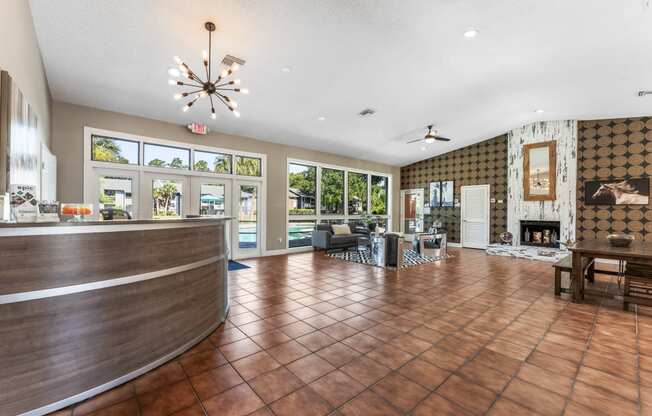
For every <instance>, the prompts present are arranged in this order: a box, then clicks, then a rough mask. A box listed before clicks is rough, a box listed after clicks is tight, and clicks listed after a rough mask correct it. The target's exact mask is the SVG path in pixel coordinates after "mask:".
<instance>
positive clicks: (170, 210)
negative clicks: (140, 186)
mask: <svg viewBox="0 0 652 416" xmlns="http://www.w3.org/2000/svg"><path fill="white" fill-rule="evenodd" d="M182 192H183V185H182V183H181V181H173V180H168V179H154V180H153V181H152V203H153V205H154V206H153V208H154V215H153V216H152V217H153V218H154V219H155V220H156V219H162V218H180V217H181V212H182V211H181V195H182Z"/></svg>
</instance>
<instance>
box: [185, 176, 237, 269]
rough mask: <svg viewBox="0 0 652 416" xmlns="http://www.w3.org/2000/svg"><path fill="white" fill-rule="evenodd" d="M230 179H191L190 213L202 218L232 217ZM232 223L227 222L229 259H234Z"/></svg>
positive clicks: (226, 233) (226, 239) (226, 232)
mask: <svg viewBox="0 0 652 416" xmlns="http://www.w3.org/2000/svg"><path fill="white" fill-rule="evenodd" d="M231 183H232V181H231V180H230V179H215V178H208V177H193V178H192V179H191V191H192V192H191V198H192V201H191V203H190V211H191V214H193V215H199V216H202V217H214V216H217V217H220V216H225V217H230V216H231V212H232V209H233V196H232V193H231ZM232 229H235V228H234V227H231V221H227V222H226V226H225V235H226V238H225V241H226V245H227V248H228V253H229V258H232V254H233V253H232V250H231V244H232V241H233V238H234V237H233V235H232V234H231V230H232Z"/></svg>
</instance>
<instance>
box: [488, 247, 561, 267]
mask: <svg viewBox="0 0 652 416" xmlns="http://www.w3.org/2000/svg"><path fill="white" fill-rule="evenodd" d="M486 253H487V254H489V255H492V256H505V257H516V258H519V259H529V260H537V261H545V262H549V263H556V262H558V261H559V260H561V259H563V258H564V257H566V256H568V255H569V254H570V252H569V251H568V250H560V249H558V248H538V247H529V246H519V247H514V246H510V245H502V244H489V245H488V246H487V249H486ZM542 253H547V254H549V255H548V256H544V255H541V254H542Z"/></svg>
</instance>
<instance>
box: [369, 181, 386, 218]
mask: <svg viewBox="0 0 652 416" xmlns="http://www.w3.org/2000/svg"><path fill="white" fill-rule="evenodd" d="M371 214H372V215H387V178H386V177H384V176H374V175H372V176H371Z"/></svg>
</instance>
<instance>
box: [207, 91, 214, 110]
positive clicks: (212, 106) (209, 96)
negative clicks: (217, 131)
mask: <svg viewBox="0 0 652 416" xmlns="http://www.w3.org/2000/svg"><path fill="white" fill-rule="evenodd" d="M208 99H209V100H211V110H212V111H213V112H215V104H213V95H212V94H208Z"/></svg>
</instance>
